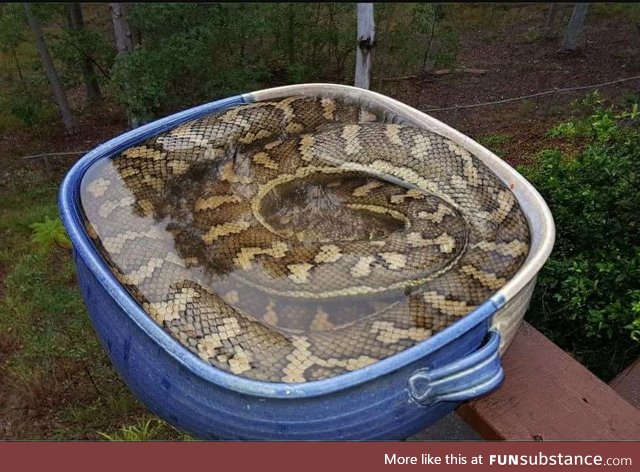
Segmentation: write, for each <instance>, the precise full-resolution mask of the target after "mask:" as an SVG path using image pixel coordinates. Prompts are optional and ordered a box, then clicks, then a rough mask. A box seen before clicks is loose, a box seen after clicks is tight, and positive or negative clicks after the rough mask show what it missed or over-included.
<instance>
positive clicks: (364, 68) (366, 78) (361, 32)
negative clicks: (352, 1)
mask: <svg viewBox="0 0 640 472" xmlns="http://www.w3.org/2000/svg"><path fill="white" fill-rule="evenodd" d="M357 8H358V48H357V50H356V74H355V80H354V85H355V86H356V87H360V88H363V89H368V88H369V86H370V83H371V63H372V60H373V45H374V35H375V23H374V21H373V3H358V7H357Z"/></svg>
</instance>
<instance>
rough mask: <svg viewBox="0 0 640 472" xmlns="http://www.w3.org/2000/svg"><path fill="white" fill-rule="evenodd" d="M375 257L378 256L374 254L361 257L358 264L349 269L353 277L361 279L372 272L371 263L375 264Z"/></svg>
mask: <svg viewBox="0 0 640 472" xmlns="http://www.w3.org/2000/svg"><path fill="white" fill-rule="evenodd" d="M375 259H376V258H375V257H374V256H365V257H361V258H360V259H359V260H358V262H357V263H356V265H354V266H353V267H352V268H351V269H349V273H350V274H351V277H353V278H354V279H359V278H362V277H366V276H368V275H369V274H371V270H372V268H371V264H373V261H375Z"/></svg>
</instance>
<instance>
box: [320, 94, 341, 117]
mask: <svg viewBox="0 0 640 472" xmlns="http://www.w3.org/2000/svg"><path fill="white" fill-rule="evenodd" d="M320 104H321V105H322V116H323V118H324V119H325V120H327V121H333V120H334V119H335V112H336V108H337V106H336V102H335V101H334V100H331V99H330V98H323V99H322V100H320Z"/></svg>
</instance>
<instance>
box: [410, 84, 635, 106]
mask: <svg viewBox="0 0 640 472" xmlns="http://www.w3.org/2000/svg"><path fill="white" fill-rule="evenodd" d="M634 80H638V81H640V75H637V76H635V77H626V78H624V79H618V80H612V81H610V82H603V83H600V84H593V85H581V86H578V87H566V88H557V87H556V88H553V89H551V90H545V91H544V92H537V93H532V94H530V95H522V96H520V97H512V98H505V99H501V100H494V101H492V102H482V103H472V104H469V105H455V106H451V107H440V108H427V109H423V110H421V111H423V112H425V113H427V112H433V111H449V110H463V109H467V108H479V107H486V106H490V105H501V104H504V103H512V102H518V101H522V100H529V99H532V98H537V97H543V96H545V95H553V94H558V93H563V92H576V91H580V90H589V89H596V88H602V87H609V86H611V85H617V84H621V83H623V82H631V81H634Z"/></svg>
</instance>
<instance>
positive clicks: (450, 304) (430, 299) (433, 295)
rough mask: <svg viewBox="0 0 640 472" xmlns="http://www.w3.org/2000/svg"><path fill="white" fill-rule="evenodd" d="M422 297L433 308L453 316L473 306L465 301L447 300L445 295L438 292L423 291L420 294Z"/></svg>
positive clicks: (467, 311) (465, 312) (463, 313)
mask: <svg viewBox="0 0 640 472" xmlns="http://www.w3.org/2000/svg"><path fill="white" fill-rule="evenodd" d="M422 298H423V299H424V301H425V302H427V303H429V304H430V305H431V306H433V307H434V308H437V309H438V310H440V311H443V312H445V313H451V314H452V315H455V316H464V315H466V314H467V313H469V312H470V311H471V310H473V309H474V308H475V306H474V305H467V304H466V303H465V302H461V301H457V300H447V298H446V297H445V296H443V295H440V294H439V293H438V292H425V293H423V294H422Z"/></svg>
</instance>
